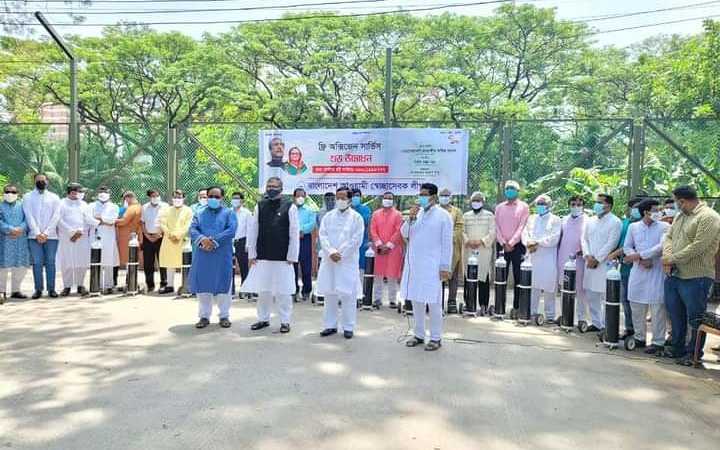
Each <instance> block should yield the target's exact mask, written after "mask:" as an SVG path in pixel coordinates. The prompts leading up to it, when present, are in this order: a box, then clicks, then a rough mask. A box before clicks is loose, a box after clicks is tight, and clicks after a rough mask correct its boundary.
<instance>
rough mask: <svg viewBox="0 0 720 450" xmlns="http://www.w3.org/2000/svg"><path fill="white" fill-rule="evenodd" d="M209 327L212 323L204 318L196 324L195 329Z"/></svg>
mask: <svg viewBox="0 0 720 450" xmlns="http://www.w3.org/2000/svg"><path fill="white" fill-rule="evenodd" d="M208 325H210V321H209V320H207V319H206V318H204V317H203V318H202V319H200V320H199V321H198V323H196V324H195V328H205V327H206V326H208Z"/></svg>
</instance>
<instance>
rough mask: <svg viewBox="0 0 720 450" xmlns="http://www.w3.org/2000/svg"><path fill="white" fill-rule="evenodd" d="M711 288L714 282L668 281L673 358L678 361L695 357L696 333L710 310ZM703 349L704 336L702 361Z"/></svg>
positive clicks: (667, 304)
mask: <svg viewBox="0 0 720 450" xmlns="http://www.w3.org/2000/svg"><path fill="white" fill-rule="evenodd" d="M712 285H713V280H712V278H690V279H681V278H678V277H675V276H671V277H668V278H667V279H666V280H665V306H666V307H667V312H668V315H669V316H670V323H671V325H672V351H673V356H675V357H677V358H679V357H682V356H685V355H687V354H690V355H692V354H693V352H694V351H695V341H696V339H697V330H698V328H699V327H700V324H701V322H702V317H703V314H705V310H706V309H707V301H708V297H709V296H710V288H712ZM653 320H655V318H653ZM688 323H690V343H689V344H688V345H687V346H686V345H685V338H686V337H687V326H688ZM704 345H705V336H704V335H703V338H702V341H701V342H700V353H699V357H700V358H702V355H703V351H702V348H703V346H704Z"/></svg>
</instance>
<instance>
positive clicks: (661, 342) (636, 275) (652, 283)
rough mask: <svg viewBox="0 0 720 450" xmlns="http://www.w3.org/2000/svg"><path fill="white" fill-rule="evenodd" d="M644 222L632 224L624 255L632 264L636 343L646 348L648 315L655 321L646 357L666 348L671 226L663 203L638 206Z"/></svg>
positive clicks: (630, 282) (631, 296)
mask: <svg viewBox="0 0 720 450" xmlns="http://www.w3.org/2000/svg"><path fill="white" fill-rule="evenodd" d="M635 207H636V208H638V210H639V211H640V216H641V217H642V219H641V220H639V221H637V222H635V223H632V224H630V228H628V232H627V236H626V237H625V243H624V245H623V253H624V254H625V262H626V263H632V265H633V266H632V269H630V279H629V280H628V300H629V301H630V304H631V307H630V310H631V311H632V315H633V324H634V325H635V340H636V341H637V344H638V346H639V347H644V346H645V342H646V336H647V334H646V333H647V320H646V318H647V313H648V309H649V310H650V317H651V320H652V322H651V323H652V346H650V347H648V348H647V349H646V350H645V353H648V354H651V355H654V354H656V353H658V352H661V351H662V350H663V349H664V347H665V331H666V323H667V315H666V312H665V297H664V286H665V274H664V273H663V267H662V246H663V236H664V235H665V232H667V230H668V228H670V225H669V224H667V223H665V222H662V221H661V219H662V213H661V212H660V202H658V201H657V200H653V199H645V200H642V201H641V202H640V203H638V204H637V205H635Z"/></svg>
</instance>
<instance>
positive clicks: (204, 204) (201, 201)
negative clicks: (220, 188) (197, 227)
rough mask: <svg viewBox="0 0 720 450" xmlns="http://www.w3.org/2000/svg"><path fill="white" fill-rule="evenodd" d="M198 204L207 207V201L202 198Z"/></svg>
mask: <svg viewBox="0 0 720 450" xmlns="http://www.w3.org/2000/svg"><path fill="white" fill-rule="evenodd" d="M198 203H200V205H201V206H207V199H206V198H201V199H200V200H198Z"/></svg>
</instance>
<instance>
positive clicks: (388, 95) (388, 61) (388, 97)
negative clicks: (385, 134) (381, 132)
mask: <svg viewBox="0 0 720 450" xmlns="http://www.w3.org/2000/svg"><path fill="white" fill-rule="evenodd" d="M384 100H385V102H384V105H383V110H384V116H385V117H384V118H385V121H384V126H385V128H390V125H391V123H390V122H391V121H392V48H390V47H388V48H386V49H385V99H384Z"/></svg>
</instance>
